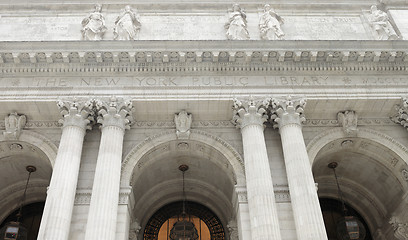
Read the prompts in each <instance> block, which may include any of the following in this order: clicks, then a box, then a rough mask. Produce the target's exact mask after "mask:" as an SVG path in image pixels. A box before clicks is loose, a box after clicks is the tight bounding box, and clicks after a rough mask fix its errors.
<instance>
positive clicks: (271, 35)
mask: <svg viewBox="0 0 408 240" xmlns="http://www.w3.org/2000/svg"><path fill="white" fill-rule="evenodd" d="M281 24H283V18H282V17H280V16H279V15H278V14H277V13H276V12H275V10H274V9H273V8H271V6H270V5H269V4H265V6H264V13H263V14H262V16H261V19H260V21H259V30H260V34H261V38H262V39H264V40H276V39H283V37H284V36H285V34H284V33H283V31H282V29H281Z"/></svg>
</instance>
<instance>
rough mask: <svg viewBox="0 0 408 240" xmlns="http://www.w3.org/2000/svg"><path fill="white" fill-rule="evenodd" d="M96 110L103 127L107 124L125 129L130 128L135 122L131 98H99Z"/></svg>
mask: <svg viewBox="0 0 408 240" xmlns="http://www.w3.org/2000/svg"><path fill="white" fill-rule="evenodd" d="M95 102H96V110H97V112H98V118H97V119H98V123H100V124H102V126H101V128H104V127H107V126H115V127H119V128H121V129H123V130H125V129H130V125H131V124H132V123H133V116H132V113H131V112H132V109H133V106H132V101H131V100H130V99H127V100H124V99H123V98H116V97H111V98H109V99H97V100H96V101H95Z"/></svg>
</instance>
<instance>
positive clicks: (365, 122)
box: [0, 118, 395, 129]
mask: <svg viewBox="0 0 408 240" xmlns="http://www.w3.org/2000/svg"><path fill="white" fill-rule="evenodd" d="M358 121H359V125H360V126H395V123H393V122H392V121H391V120H390V119H388V118H361V119H359V120H358ZM175 126H176V125H175V123H174V121H159V122H135V124H133V125H132V126H131V128H132V129H139V128H140V129H145V128H149V129H152V128H159V129H162V128H167V129H174V128H175ZM304 126H305V127H339V123H338V121H337V120H336V119H306V122H305V123H304ZM61 127H62V124H61V123H59V122H58V121H28V122H27V123H26V125H25V128H24V129H36V128H61ZM191 127H192V128H235V126H234V124H233V123H232V122H231V121H193V122H192V124H191ZM0 129H5V122H4V121H0Z"/></svg>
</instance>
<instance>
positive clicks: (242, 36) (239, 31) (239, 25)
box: [224, 4, 249, 40]
mask: <svg viewBox="0 0 408 240" xmlns="http://www.w3.org/2000/svg"><path fill="white" fill-rule="evenodd" d="M224 27H225V29H226V30H227V32H226V34H227V38H228V39H229V40H248V39H249V32H248V29H247V20H246V14H245V11H244V10H243V9H242V8H241V7H240V6H239V4H234V5H232V12H230V13H229V14H228V22H226V23H225V26H224Z"/></svg>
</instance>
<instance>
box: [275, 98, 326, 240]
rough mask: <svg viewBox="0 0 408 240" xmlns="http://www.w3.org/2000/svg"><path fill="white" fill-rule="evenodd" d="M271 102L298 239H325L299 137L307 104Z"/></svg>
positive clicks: (305, 155) (303, 148) (311, 178)
mask: <svg viewBox="0 0 408 240" xmlns="http://www.w3.org/2000/svg"><path fill="white" fill-rule="evenodd" d="M272 102H273V106H274V107H275V108H274V110H275V114H274V115H273V118H274V119H275V122H276V123H278V127H279V132H280V135H281V141H282V148H283V155H284V158H285V166H286V173H287V177H288V183H289V191H290V197H291V201H292V209H293V215H294V218H295V225H296V232H297V239H298V240H316V239H319V240H324V239H327V235H326V229H325V226H324V221H323V216H322V212H321V209H320V204H319V198H318V195H317V191H316V186H315V182H314V179H313V174H312V169H311V166H310V161H309V157H308V154H307V151H306V145H305V143H304V140H303V134H302V125H301V122H302V121H303V120H304V118H303V117H302V116H301V115H302V113H303V107H304V106H305V104H306V102H305V101H304V100H303V99H301V100H297V101H294V100H291V99H288V100H283V101H272Z"/></svg>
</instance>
